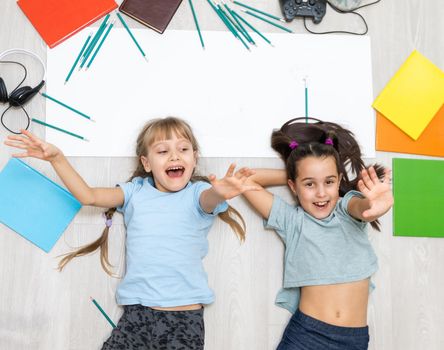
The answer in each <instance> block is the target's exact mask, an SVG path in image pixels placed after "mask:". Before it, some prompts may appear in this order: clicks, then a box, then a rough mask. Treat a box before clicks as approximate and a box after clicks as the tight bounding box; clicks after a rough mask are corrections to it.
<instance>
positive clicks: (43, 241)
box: [0, 158, 82, 253]
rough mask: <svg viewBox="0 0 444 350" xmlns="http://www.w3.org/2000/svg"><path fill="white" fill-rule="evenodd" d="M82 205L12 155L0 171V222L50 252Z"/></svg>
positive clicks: (65, 191) (64, 190) (61, 188)
mask: <svg viewBox="0 0 444 350" xmlns="http://www.w3.org/2000/svg"><path fill="white" fill-rule="evenodd" d="M81 207H82V205H81V203H80V202H79V201H78V200H77V199H75V198H74V196H73V195H72V194H71V193H69V192H68V191H67V190H66V189H64V188H63V187H61V186H59V185H58V184H56V183H55V182H53V181H52V180H50V179H48V178H47V177H46V176H45V175H43V174H41V173H39V172H38V171H37V170H35V169H34V168H32V167H30V166H29V165H28V164H26V163H25V162H23V161H21V160H20V159H17V158H11V159H10V160H9V161H8V163H7V164H6V166H5V167H4V168H3V170H2V171H1V172H0V222H2V223H3V224H5V225H6V226H8V227H9V228H10V229H12V230H14V231H15V232H17V233H18V234H20V235H21V236H23V237H24V238H26V239H27V240H29V241H30V242H32V243H33V244H35V245H36V246H37V247H39V248H41V249H43V250H44V251H45V252H47V253H48V252H49V251H50V250H51V249H52V247H53V246H54V245H55V244H56V242H57V240H58V239H59V238H60V236H61V235H62V233H63V232H64V231H65V229H66V228H67V227H68V225H69V223H70V222H71V221H72V219H73V218H74V216H75V215H76V214H77V213H78V211H79V210H80V208H81Z"/></svg>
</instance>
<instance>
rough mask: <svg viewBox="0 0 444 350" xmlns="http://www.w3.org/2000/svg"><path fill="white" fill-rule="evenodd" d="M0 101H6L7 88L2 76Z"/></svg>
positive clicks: (0, 80) (0, 79)
mask: <svg viewBox="0 0 444 350" xmlns="http://www.w3.org/2000/svg"><path fill="white" fill-rule="evenodd" d="M0 102H1V103H6V102H8V90H7V89H6V85H5V82H4V81H3V78H0Z"/></svg>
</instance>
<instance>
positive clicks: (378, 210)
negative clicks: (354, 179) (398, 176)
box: [358, 167, 393, 221]
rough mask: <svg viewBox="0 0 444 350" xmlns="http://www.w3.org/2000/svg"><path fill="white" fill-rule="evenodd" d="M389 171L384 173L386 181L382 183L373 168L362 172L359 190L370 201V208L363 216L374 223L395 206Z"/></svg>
mask: <svg viewBox="0 0 444 350" xmlns="http://www.w3.org/2000/svg"><path fill="white" fill-rule="evenodd" d="M390 173H391V171H390V170H389V169H385V171H384V180H383V181H380V180H379V178H378V176H377V175H376V171H375V169H374V168H373V167H370V168H369V169H368V170H367V169H364V170H362V172H361V176H362V179H360V180H359V182H358V189H359V191H361V192H362V194H363V195H364V196H365V197H366V198H367V199H368V201H369V205H370V208H368V209H367V210H365V211H364V212H363V213H362V216H363V217H364V218H365V219H366V220H368V221H373V220H372V219H373V218H374V219H375V220H376V219H377V218H379V217H380V216H381V215H384V214H385V213H386V212H388V211H389V210H390V208H391V207H392V205H393V194H392V190H391V188H390Z"/></svg>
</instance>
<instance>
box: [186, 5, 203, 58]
mask: <svg viewBox="0 0 444 350" xmlns="http://www.w3.org/2000/svg"><path fill="white" fill-rule="evenodd" d="M188 2H189V3H190V7H191V12H192V13H193V18H194V24H196V29H197V33H198V34H199V39H200V44H201V45H202V49H204V50H205V44H204V41H203V38H202V33H201V32H200V28H199V22H198V21H197V16H196V12H195V11H194V6H193V1H192V0H188Z"/></svg>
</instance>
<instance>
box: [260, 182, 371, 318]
mask: <svg viewBox="0 0 444 350" xmlns="http://www.w3.org/2000/svg"><path fill="white" fill-rule="evenodd" d="M353 196H359V197H362V195H361V194H360V193H359V192H357V191H350V192H348V193H347V194H346V195H345V196H344V197H343V198H340V199H339V200H338V202H337V204H336V207H335V209H334V210H333V211H332V212H331V213H330V215H329V216H328V217H326V218H324V219H316V218H314V217H313V216H311V215H310V214H308V213H306V212H305V211H304V210H303V209H302V207H300V206H294V205H290V204H288V203H286V202H285V201H283V200H282V199H281V198H280V197H278V196H276V195H275V196H274V199H273V205H272V208H271V212H270V215H269V217H268V220H265V221H264V224H265V227H266V228H272V229H274V230H276V232H277V233H278V235H279V236H280V237H281V238H282V240H283V242H284V244H285V256H284V283H283V284H284V285H283V288H282V289H281V290H280V291H279V293H278V295H277V297H276V305H278V306H281V307H283V308H286V309H287V310H289V311H290V312H292V313H294V312H295V311H296V310H297V307H298V305H299V298H300V287H303V286H313V285H323V284H337V283H346V282H354V281H360V280H363V279H366V278H368V277H370V276H371V275H372V274H373V273H375V272H376V270H377V269H378V261H377V257H376V254H375V252H374V251H373V248H372V246H371V244H370V242H369V240H368V235H367V223H366V222H363V221H360V220H357V219H355V218H353V217H352V216H351V215H350V214H349V213H348V211H347V206H348V202H349V201H350V199H351V198H352V197H353Z"/></svg>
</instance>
